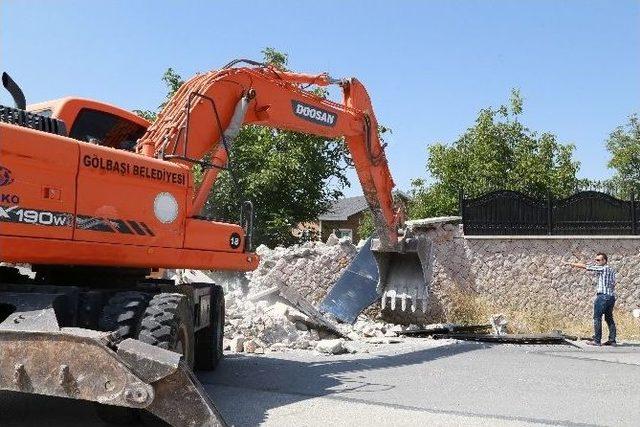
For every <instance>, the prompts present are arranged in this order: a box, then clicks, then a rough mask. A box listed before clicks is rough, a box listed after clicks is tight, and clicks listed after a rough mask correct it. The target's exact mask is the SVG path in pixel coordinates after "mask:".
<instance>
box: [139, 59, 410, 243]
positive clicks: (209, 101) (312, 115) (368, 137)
mask: <svg viewBox="0 0 640 427" xmlns="http://www.w3.org/2000/svg"><path fill="white" fill-rule="evenodd" d="M303 84H306V85H313V84H315V85H318V86H327V85H330V84H337V85H339V86H341V88H342V91H343V95H344V100H343V103H342V104H339V103H335V102H332V101H329V100H327V99H325V98H323V97H321V96H318V95H316V94H314V93H312V92H309V91H306V90H303V89H302V88H301V87H300V85H303ZM243 124H256V125H263V126H269V127H273V128H278V129H286V130H292V131H298V132H304V133H308V134H313V135H319V136H324V137H327V138H340V137H344V139H345V142H346V144H347V147H348V149H349V151H350V153H351V156H352V159H353V163H354V165H355V169H356V172H357V174H358V178H359V179H360V183H361V185H362V188H363V191H364V195H365V197H366V199H367V202H368V203H369V207H370V208H371V212H372V213H373V218H374V223H375V225H376V229H377V231H378V235H379V238H380V240H381V242H382V247H383V248H384V250H389V251H394V250H396V249H397V245H398V231H397V230H398V227H400V226H401V225H402V219H403V218H402V212H400V211H398V209H397V208H395V207H394V202H393V196H392V189H393V187H394V183H393V179H392V178H391V173H390V172H389V166H388V163H387V160H386V157H385V154H384V147H383V146H382V145H381V143H380V139H379V137H378V123H377V120H376V117H375V114H374V112H373V108H372V106H371V100H370V98H369V95H368V94H367V91H366V89H365V88H364V86H363V85H362V83H360V82H359V81H358V80H357V79H355V78H352V79H348V80H339V79H333V78H331V77H329V76H328V75H326V74H319V75H307V74H299V73H292V72H287V71H282V70H279V69H277V68H275V67H273V66H259V67H254V68H248V67H242V68H226V69H222V70H219V71H212V72H209V73H204V74H199V75H197V76H195V77H193V78H192V79H191V80H189V81H187V82H186V83H185V84H183V85H182V87H181V88H180V89H179V90H178V91H177V93H176V94H175V96H174V97H173V98H172V99H171V100H170V101H169V103H168V104H167V105H166V107H165V108H164V110H163V111H162V112H161V113H160V114H159V115H158V119H157V120H156V121H155V122H154V123H153V124H152V125H151V126H150V127H149V129H148V130H147V133H146V134H145V135H144V136H143V137H142V139H141V141H140V143H139V145H138V148H139V150H140V151H141V152H143V153H145V154H147V155H154V156H156V157H161V158H165V159H176V160H179V161H183V162H199V161H200V160H201V159H202V158H203V157H204V156H205V155H206V154H208V155H210V158H211V162H210V163H211V164H212V165H213V167H211V168H210V169H209V170H208V171H207V172H206V174H205V178H204V180H203V183H202V185H201V186H200V187H199V189H198V190H197V193H196V195H195V198H194V200H193V203H192V205H191V208H190V214H191V215H197V214H198V213H199V212H200V210H201V209H202V207H203V205H204V203H205V201H206V198H207V196H208V194H209V191H210V190H211V187H212V185H213V184H214V182H215V180H216V177H217V175H218V172H219V170H220V168H222V167H224V166H226V164H227V160H228V153H227V150H228V149H229V147H230V145H231V144H232V143H233V138H234V136H235V135H236V134H237V132H238V130H239V128H240V126H241V125H243Z"/></svg>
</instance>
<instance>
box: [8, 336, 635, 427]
mask: <svg viewBox="0 0 640 427" xmlns="http://www.w3.org/2000/svg"><path fill="white" fill-rule="evenodd" d="M199 378H200V380H201V381H202V383H203V384H204V385H205V388H206V389H207V391H208V392H209V393H210V394H211V396H212V398H213V400H214V401H215V402H216V403H217V405H218V408H219V409H220V411H221V412H222V413H223V415H224V416H225V418H226V419H227V421H228V422H229V423H230V424H234V425H236V426H258V425H266V426H342V425H354V426H372V425H373V426H378V425H390V426H412V425H447V426H448V425H455V426H457V425H461V426H462V425H463V426H467V425H479V426H501V425H504V426H511V425H514V426H515V425H518V426H521V425H564V426H596V425H597V426H601V425H607V426H637V425H640V344H635V345H631V344H629V345H624V346H619V347H617V348H613V349H612V348H605V347H602V348H585V349H579V348H575V347H571V346H515V345H499V344H498V345H488V344H481V343H471V342H455V341H431V340H421V339H412V340H409V341H408V342H405V343H402V344H395V345H386V346H380V347H375V346H371V347H370V353H368V354H366V353H365V354H363V353H358V354H353V355H342V356H324V355H318V354H314V353H312V352H308V351H295V352H289V353H271V354H268V355H265V356H250V355H233V354H231V355H228V356H227V357H226V359H225V360H224V362H223V363H222V364H221V365H220V367H219V369H218V370H217V371H215V372H212V373H204V374H200V375H199ZM0 426H2V427H13V426H21V427H22V426H25V427H31V426H34V427H35V426H51V427H54V426H55V427H66V426H88V427H90V426H104V424H102V423H101V422H100V421H99V420H98V419H97V418H96V417H95V415H94V413H93V408H92V407H91V405H87V404H83V403H80V402H72V401H66V400H62V399H52V398H42V397H35V396H24V395H20V394H15V393H2V394H0Z"/></svg>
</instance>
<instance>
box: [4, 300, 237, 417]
mask: <svg viewBox="0 0 640 427" xmlns="http://www.w3.org/2000/svg"><path fill="white" fill-rule="evenodd" d="M54 297H55V295H50V294H34V295H26V294H11V293H4V294H2V298H1V299H0V311H2V310H3V309H6V310H11V311H12V312H11V314H9V315H8V316H7V317H6V318H5V320H4V321H3V322H1V323H0V390H6V391H13V392H22V393H33V394H41V395H46V396H57V397H64V398H71V399H81V400H87V401H93V402H97V403H101V404H105V405H115V406H122V407H128V408H134V409H140V410H146V411H148V412H150V413H152V414H153V415H155V416H157V417H158V418H160V419H162V420H163V421H165V422H167V423H168V424H170V425H171V426H173V427H198V426H207V427H209V426H210V427H213V426H226V424H225V422H224V420H223V419H222V417H221V415H220V413H219V412H218V410H217V409H216V407H215V405H214V404H213V402H212V401H211V400H210V399H209V397H208V396H207V394H206V393H205V391H204V390H203V388H202V387H201V385H200V383H199V382H198V380H197V379H196V378H195V377H194V375H193V373H192V372H191V370H190V369H189V367H187V366H186V365H185V364H184V362H182V361H181V355H180V354H178V353H174V352H172V351H168V350H164V349H162V348H158V347H154V346H151V345H149V344H145V343H143V342H141V341H138V340H134V339H125V340H123V341H118V339H117V335H115V334H114V333H109V332H98V331H93V330H89V329H82V328H72V327H69V328H67V327H62V328H61V327H59V326H58V323H57V321H56V315H55V312H54V309H53V308H52V307H50V302H51V300H52V298H54ZM41 307H45V308H41ZM14 309H15V311H14ZM5 315H6V313H5ZM3 317H4V316H3Z"/></svg>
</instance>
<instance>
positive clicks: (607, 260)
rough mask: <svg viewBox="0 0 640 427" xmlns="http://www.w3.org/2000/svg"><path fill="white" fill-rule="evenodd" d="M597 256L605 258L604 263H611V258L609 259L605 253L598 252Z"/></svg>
mask: <svg viewBox="0 0 640 427" xmlns="http://www.w3.org/2000/svg"><path fill="white" fill-rule="evenodd" d="M596 256H601V257H602V258H604V262H609V258H607V254H605V253H604V252H598V253H597V254H596Z"/></svg>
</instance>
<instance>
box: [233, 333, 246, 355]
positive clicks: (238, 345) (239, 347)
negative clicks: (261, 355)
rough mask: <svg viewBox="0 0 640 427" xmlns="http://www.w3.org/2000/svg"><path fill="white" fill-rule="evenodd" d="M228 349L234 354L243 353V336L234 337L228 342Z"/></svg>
mask: <svg viewBox="0 0 640 427" xmlns="http://www.w3.org/2000/svg"><path fill="white" fill-rule="evenodd" d="M229 348H230V349H231V351H235V352H236V353H242V352H243V351H244V337H243V336H237V337H234V338H233V339H232V340H231V341H230V342H229Z"/></svg>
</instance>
